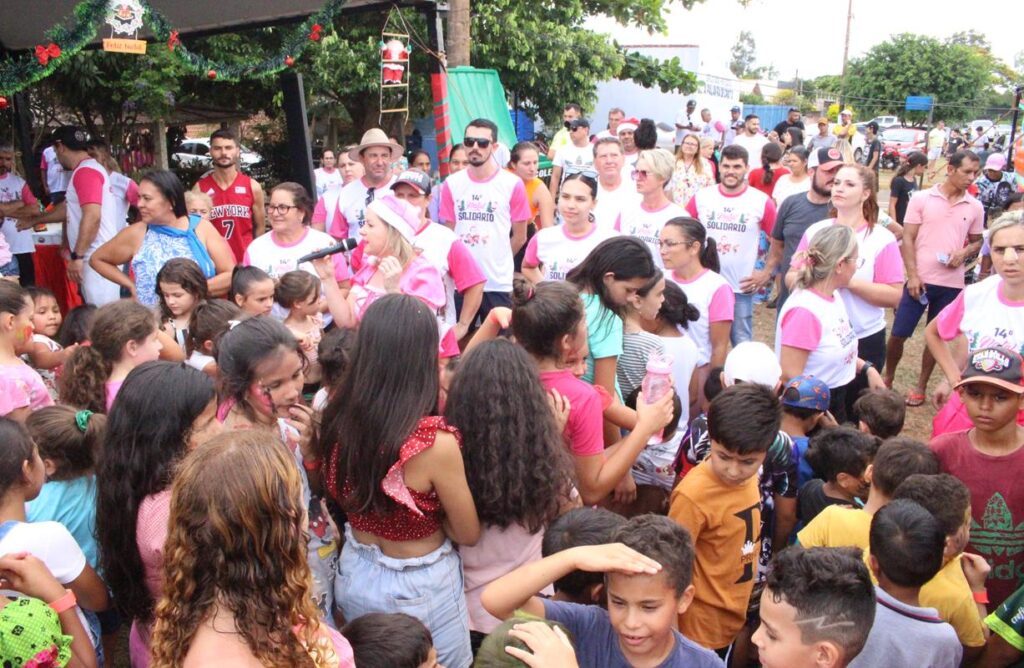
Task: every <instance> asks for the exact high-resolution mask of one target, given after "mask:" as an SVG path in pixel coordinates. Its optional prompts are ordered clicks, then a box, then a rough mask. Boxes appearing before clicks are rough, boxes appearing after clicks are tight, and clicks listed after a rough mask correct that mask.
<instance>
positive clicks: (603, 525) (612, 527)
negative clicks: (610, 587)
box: [541, 508, 626, 598]
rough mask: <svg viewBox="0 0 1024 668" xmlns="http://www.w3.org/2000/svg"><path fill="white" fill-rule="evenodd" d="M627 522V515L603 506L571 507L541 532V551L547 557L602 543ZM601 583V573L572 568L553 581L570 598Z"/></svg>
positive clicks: (556, 588) (610, 539) (610, 538)
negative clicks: (542, 538)
mask: <svg viewBox="0 0 1024 668" xmlns="http://www.w3.org/2000/svg"><path fill="white" fill-rule="evenodd" d="M625 523H626V518H625V517H623V516H622V515H619V514H617V513H613V512H612V511H610V510H605V509H604V508H574V509H572V510H570V511H569V512H567V513H566V514H564V515H562V516H561V517H559V518H558V519H556V520H555V521H554V522H552V523H551V525H550V526H549V527H548V528H547V531H545V532H544V541H543V542H542V543H541V554H542V555H543V556H545V557H550V556H551V555H552V554H555V553H556V552H561V551H563V550H568V549H569V548H571V547H580V546H581V545H604V544H606V543H610V542H612V535H613V534H614V533H615V532H616V530H618V528H619V527H621V526H622V525H624V524H625ZM603 582H604V573H588V572H586V571H573V572H572V573H569V574H568V575H566V576H563V577H560V578H558V579H557V580H555V582H554V587H555V591H559V592H564V593H565V594H568V595H569V596H571V597H573V598H578V597H580V596H582V595H583V593H584V592H585V591H586V589H587V587H590V586H593V585H597V584H601V583H603Z"/></svg>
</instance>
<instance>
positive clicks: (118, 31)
mask: <svg viewBox="0 0 1024 668" xmlns="http://www.w3.org/2000/svg"><path fill="white" fill-rule="evenodd" d="M144 15H145V12H144V10H143V9H142V4H141V3H140V2H139V0H111V2H110V6H109V7H108V9H107V23H108V24H109V25H110V32H111V37H110V38H107V39H104V40H103V50H104V51H111V52H113V53H133V54H143V53H146V41H145V40H141V39H136V37H137V36H138V34H139V30H140V29H141V28H142V20H143V16H144ZM114 35H125V36H126V37H124V38H117V37H114Z"/></svg>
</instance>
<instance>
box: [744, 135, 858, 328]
mask: <svg viewBox="0 0 1024 668" xmlns="http://www.w3.org/2000/svg"><path fill="white" fill-rule="evenodd" d="M817 158H818V166H817V167H816V168H815V169H814V174H812V175H811V188H810V190H808V191H807V193H806V194H805V195H804V196H803V197H801V196H799V195H793V196H792V197H787V198H786V200H785V201H784V202H783V203H782V204H781V205H780V206H779V213H778V215H777V216H776V217H775V226H774V227H773V228H772V247H771V250H770V251H769V252H768V259H767V260H765V263H764V269H761V270H760V271H755V272H754V273H753V274H752V275H751V277H750V280H749V285H750V286H751V287H752V288H753V290H754V291H757V290H760V289H761V288H763V287H764V286H766V285H768V281H770V280H771V278H772V274H773V273H776V269H778V273H781V274H782V275H783V276H785V275H786V272H787V271H789V263H790V262H791V261H792V260H793V253H795V252H796V247H797V245H799V243H800V239H801V238H803V236H804V232H806V231H807V228H808V227H810V226H811V225H813V224H814V223H817V222H819V221H822V220H825V219H826V218H828V217H829V215H828V212H829V198H830V197H831V196H832V182H833V181H834V180H835V178H836V172H838V171H839V168H840V167H842V166H843V157H842V155H841V154H840V153H839V150H838V149H835V148H819V149H818V154H817ZM781 283H782V285H781V287H780V289H779V299H778V302H777V307H778V309H779V310H780V311H781V310H782V305H783V304H784V303H786V298H787V297H789V289H788V288H787V287H786V282H785V281H782V282H781Z"/></svg>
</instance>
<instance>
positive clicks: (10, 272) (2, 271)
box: [0, 257, 21, 278]
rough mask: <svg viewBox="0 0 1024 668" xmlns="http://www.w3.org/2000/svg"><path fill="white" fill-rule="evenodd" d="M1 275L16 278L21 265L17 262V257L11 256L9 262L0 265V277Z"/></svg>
mask: <svg viewBox="0 0 1024 668" xmlns="http://www.w3.org/2000/svg"><path fill="white" fill-rule="evenodd" d="M2 276H5V277H7V278H17V277H19V276H21V265H20V264H18V258H16V257H12V258H11V261H10V262H8V263H7V264H4V265H0V277H2Z"/></svg>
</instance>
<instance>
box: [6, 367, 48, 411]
mask: <svg viewBox="0 0 1024 668" xmlns="http://www.w3.org/2000/svg"><path fill="white" fill-rule="evenodd" d="M52 405H53V398H52V397H51V396H50V393H49V391H47V389H46V384H45V383H43V379H42V377H41V376H40V375H39V372H37V371H36V370H35V369H33V368H32V367H30V366H29V365H27V364H25V363H24V362H18V363H16V364H3V365H0V415H8V414H9V413H11V412H12V411H16V410H18V409H19V408H26V407H28V408H31V409H32V410H34V411H36V410H39V409H40V408H45V407H46V406H52Z"/></svg>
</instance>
